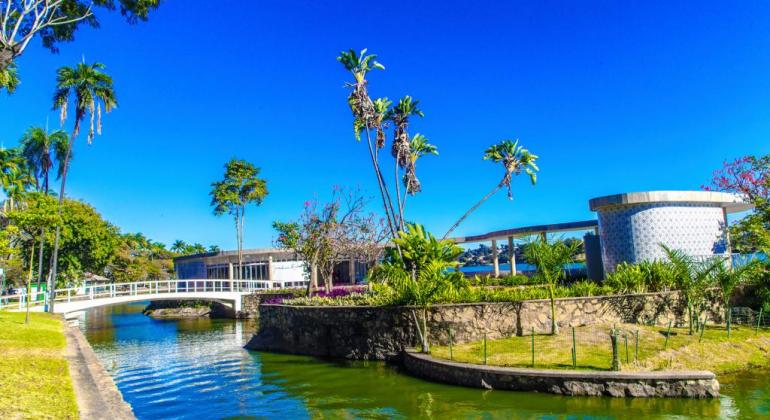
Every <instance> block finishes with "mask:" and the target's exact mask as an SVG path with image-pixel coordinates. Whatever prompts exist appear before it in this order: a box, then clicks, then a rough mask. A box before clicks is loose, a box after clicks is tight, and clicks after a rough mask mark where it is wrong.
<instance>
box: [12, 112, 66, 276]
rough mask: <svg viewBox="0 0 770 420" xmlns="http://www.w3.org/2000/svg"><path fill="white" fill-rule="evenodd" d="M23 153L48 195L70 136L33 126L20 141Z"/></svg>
mask: <svg viewBox="0 0 770 420" xmlns="http://www.w3.org/2000/svg"><path fill="white" fill-rule="evenodd" d="M20 148H21V155H22V156H24V158H25V159H26V160H27V166H28V167H29V170H30V172H32V174H33V176H34V177H35V188H36V189H37V190H38V191H42V192H43V194H45V195H48V192H49V184H48V182H49V172H50V171H51V169H52V168H53V166H54V163H56V164H57V165H58V167H59V170H58V172H57V178H60V177H61V175H62V172H63V170H64V165H63V162H64V159H65V158H64V156H65V155H66V153H67V149H68V148H69V136H67V132H65V131H64V130H55V131H53V132H50V133H49V132H48V131H47V130H46V129H43V128H42V127H31V128H30V129H28V130H27V132H25V133H24V136H23V137H22V138H21V142H20ZM45 235H46V228H45V227H44V226H40V239H39V246H38V253H39V254H38V273H37V274H38V284H39V283H41V282H42V281H43V252H44V248H45Z"/></svg>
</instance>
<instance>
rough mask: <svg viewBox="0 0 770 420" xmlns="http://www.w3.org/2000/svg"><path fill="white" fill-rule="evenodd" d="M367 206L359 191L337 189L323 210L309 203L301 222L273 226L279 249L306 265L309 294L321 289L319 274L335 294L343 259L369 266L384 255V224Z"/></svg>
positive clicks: (277, 223) (279, 222)
mask: <svg viewBox="0 0 770 420" xmlns="http://www.w3.org/2000/svg"><path fill="white" fill-rule="evenodd" d="M367 203H368V200H366V199H365V198H364V197H362V196H361V195H360V192H359V191H358V190H345V189H341V188H335V189H334V190H333V191H332V199H331V201H329V202H328V203H326V204H324V205H322V206H321V205H319V204H318V202H317V201H316V200H311V201H306V202H305V206H304V211H303V213H302V216H300V219H299V221H291V222H281V221H275V222H273V228H274V229H275V230H276V231H277V232H278V237H277V239H276V241H275V243H276V245H277V246H279V247H281V248H285V249H290V250H292V251H294V252H295V253H296V254H297V255H299V256H300V257H301V258H302V260H303V261H304V262H305V269H306V272H308V273H309V277H310V278H309V281H308V294H311V293H312V291H313V288H314V287H317V286H318V278H317V276H318V272H320V274H321V278H322V279H323V281H324V287H325V289H326V290H327V291H330V290H331V288H332V281H333V279H332V276H333V274H334V267H335V264H336V263H337V262H339V261H340V260H341V259H342V258H348V259H357V260H359V261H362V262H364V263H366V264H367V265H369V264H372V263H374V262H375V261H376V260H377V259H378V258H379V256H380V255H381V252H382V247H381V244H382V242H383V240H384V239H385V237H386V229H385V226H384V221H383V220H379V219H378V218H377V217H376V216H375V215H374V214H373V213H368V214H367V213H365V212H364V209H365V207H366V205H367Z"/></svg>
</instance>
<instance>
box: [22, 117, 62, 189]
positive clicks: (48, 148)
mask: <svg viewBox="0 0 770 420" xmlns="http://www.w3.org/2000/svg"><path fill="white" fill-rule="evenodd" d="M19 146H20V148H21V155H22V156H24V158H25V159H26V160H27V165H28V166H29V168H30V170H31V171H32V174H33V176H34V177H35V186H36V188H37V189H38V191H40V192H43V193H44V194H48V190H49V188H48V182H49V172H50V170H51V168H53V166H54V164H55V163H58V167H59V171H58V173H57V177H60V176H61V175H62V172H63V170H64V165H63V162H64V158H65V155H66V154H67V149H68V148H69V136H68V135H67V132H65V131H64V130H55V131H52V132H48V131H46V130H45V129H43V128H42V127H31V128H30V129H28V130H27V131H26V132H25V133H24V136H23V137H22V138H21V142H20V144H19ZM71 158H72V157H71V156H70V159H71Z"/></svg>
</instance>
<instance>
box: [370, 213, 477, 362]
mask: <svg viewBox="0 0 770 420" xmlns="http://www.w3.org/2000/svg"><path fill="white" fill-rule="evenodd" d="M393 242H394V244H397V245H398V246H399V249H400V251H399V250H397V249H396V248H395V247H391V248H388V249H387V250H386V251H385V259H384V261H383V263H382V264H380V265H378V266H376V267H374V269H372V274H371V280H372V281H373V282H375V283H377V284H378V285H379V287H380V290H379V292H380V293H384V294H388V295H390V296H389V297H390V301H391V302H393V303H395V304H400V305H414V306H418V307H419V308H420V315H419V316H418V315H417V312H416V310H415V309H412V310H411V312H412V317H413V318H414V322H415V327H416V329H417V334H418V336H419V339H420V345H421V348H422V351H423V352H424V353H428V352H429V351H430V343H429V342H428V334H429V330H428V310H429V309H430V306H431V304H432V303H434V302H436V301H439V300H442V299H447V298H451V297H452V296H456V295H457V293H458V292H459V291H461V290H462V289H464V288H466V287H467V282H466V280H465V277H464V276H463V274H462V272H460V271H459V270H457V267H458V265H459V262H457V257H458V256H459V255H460V254H461V253H462V252H463V250H462V248H460V247H459V246H458V245H457V244H455V243H454V242H452V241H449V240H446V239H442V240H437V239H436V238H435V237H434V236H433V235H431V234H430V233H429V232H427V231H425V228H423V226H422V225H418V224H413V223H409V224H407V226H406V231H401V232H399V237H398V238H396V239H394V240H393Z"/></svg>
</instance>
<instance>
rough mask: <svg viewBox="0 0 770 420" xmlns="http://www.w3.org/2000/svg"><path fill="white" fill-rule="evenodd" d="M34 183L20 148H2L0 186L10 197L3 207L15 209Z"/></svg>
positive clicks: (7, 209) (0, 151) (0, 153)
mask: <svg viewBox="0 0 770 420" xmlns="http://www.w3.org/2000/svg"><path fill="white" fill-rule="evenodd" d="M32 183H33V179H32V175H31V174H30V173H29V170H28V167H27V165H26V162H25V161H24V158H23V157H22V156H21V154H20V152H19V150H16V149H0V188H2V189H3V191H4V192H5V195H6V197H7V198H8V199H7V200H6V202H5V203H3V209H4V210H5V211H9V210H13V209H14V207H16V203H18V201H19V199H20V198H21V196H22V195H23V194H24V192H25V191H26V190H27V188H29V186H30V185H32Z"/></svg>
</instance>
